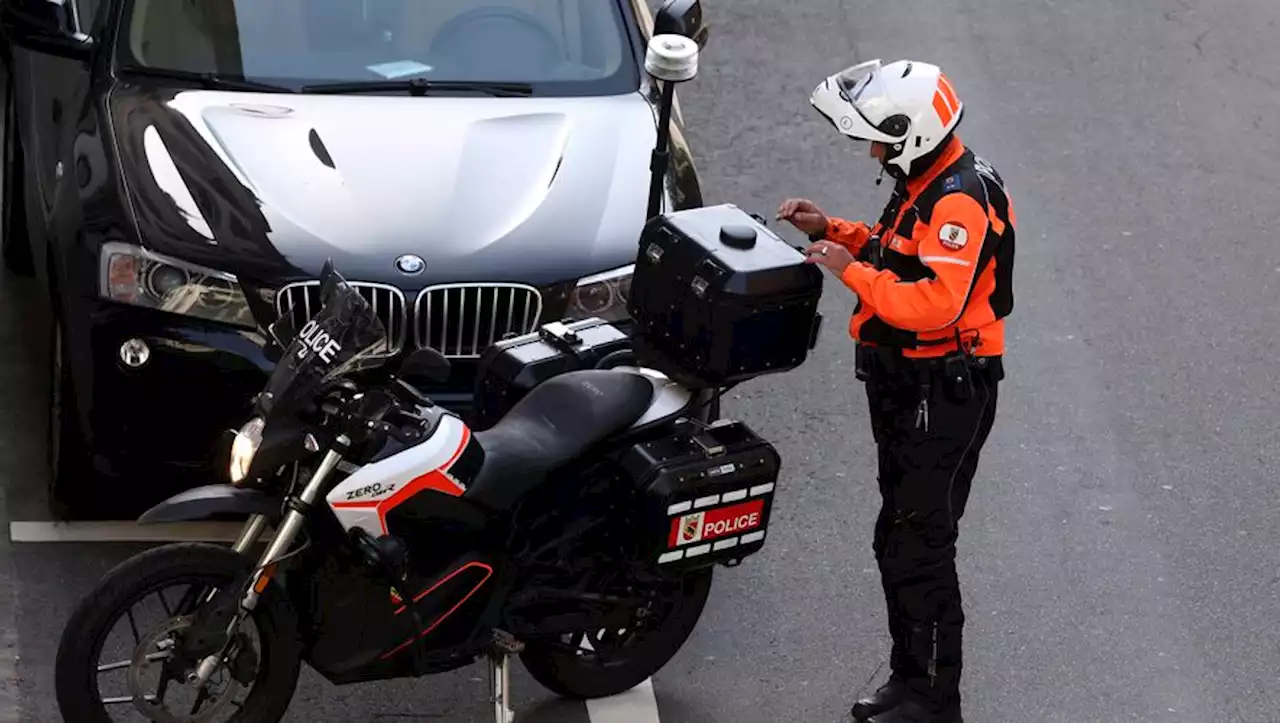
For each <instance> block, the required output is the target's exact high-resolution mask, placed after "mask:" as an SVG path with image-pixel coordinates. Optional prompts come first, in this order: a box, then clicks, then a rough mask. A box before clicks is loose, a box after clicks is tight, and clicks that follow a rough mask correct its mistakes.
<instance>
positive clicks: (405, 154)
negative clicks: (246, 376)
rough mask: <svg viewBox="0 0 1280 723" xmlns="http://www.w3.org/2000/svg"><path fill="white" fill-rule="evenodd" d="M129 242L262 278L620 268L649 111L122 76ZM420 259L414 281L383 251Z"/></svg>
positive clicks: (647, 143)
mask: <svg viewBox="0 0 1280 723" xmlns="http://www.w3.org/2000/svg"><path fill="white" fill-rule="evenodd" d="M110 112H111V122H112V128H113V134H114V136H115V140H116V147H117V151H118V157H119V158H120V165H121V174H122V177H123V180H124V182H125V187H126V189H127V193H128V198H129V203H130V205H131V210H132V212H133V215H134V218H135V219H136V221H137V226H138V231H139V233H140V235H141V240H142V243H143V244H144V245H145V246H147V247H149V248H151V249H153V250H155V251H157V252H160V253H164V254H169V255H172V256H175V257H178V258H181V259H184V260H188V261H191V262H195V263H200V264H203V265H206V266H210V267H214V268H218V269H222V270H225V271H229V272H231V273H236V274H240V275H242V276H244V277H246V278H252V279H255V280H258V281H268V282H270V283H275V282H283V281H289V280H295V279H299V278H314V277H315V276H316V275H318V273H319V271H320V268H321V267H322V266H323V264H324V262H325V261H326V260H327V259H332V260H333V262H334V263H335V264H336V266H337V268H338V269H339V271H341V272H342V273H343V275H345V276H346V277H347V278H350V279H353V280H354V279H361V280H369V281H384V282H389V283H395V284H397V285H399V286H402V287H404V288H412V287H415V286H423V285H426V284H430V283H438V282H444V281H473V280H485V281H521V282H525V283H533V284H547V283H552V282H557V281H564V280H567V279H571V278H576V277H579V276H584V275H588V274H591V273H595V272H598V271H603V270H606V269H609V268H614V267H617V266H622V265H625V264H627V263H630V262H631V260H632V259H634V257H635V249H636V246H637V238H636V234H637V232H638V230H639V228H640V227H641V224H642V223H643V221H644V215H645V206H646V204H647V200H648V199H647V191H648V176H649V172H648V166H649V156H650V152H651V150H652V147H653V142H654V139H655V122H654V116H653V113H652V110H651V109H650V107H649V105H648V103H647V102H646V101H645V100H644V98H643V97H642V96H640V95H639V94H633V95H626V96H611V97H598V98H546V99H543V98H487V97H486V98H452V97H451V98H413V97H389V96H329V95H311V96H309V95H298V96H295V95H284V94H257V93H240V92H215V91H188V90H181V91H167V92H166V91H163V90H162V91H156V90H154V89H151V90H143V89H139V88H134V87H130V86H120V87H117V88H116V90H115V91H114V92H113V93H112V95H111V100H110ZM402 254H415V255H417V256H420V257H421V258H422V259H424V260H425V262H426V269H425V271H423V272H422V273H420V274H418V275H416V276H407V275H404V274H401V273H400V272H398V271H397V270H396V269H395V265H394V264H395V259H396V258H397V257H399V256H401V255H402Z"/></svg>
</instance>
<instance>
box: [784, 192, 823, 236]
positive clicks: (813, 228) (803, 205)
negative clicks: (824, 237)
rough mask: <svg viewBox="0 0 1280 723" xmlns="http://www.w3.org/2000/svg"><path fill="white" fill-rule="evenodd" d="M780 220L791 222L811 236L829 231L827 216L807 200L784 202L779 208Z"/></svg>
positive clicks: (791, 199) (788, 200)
mask: <svg viewBox="0 0 1280 723" xmlns="http://www.w3.org/2000/svg"><path fill="white" fill-rule="evenodd" d="M778 220H779V221H789V222H790V223H791V225H792V226H795V227H796V228H798V229H800V230H801V231H803V232H805V233H806V234H808V235H810V236H813V235H814V234H820V233H822V232H824V231H826V230H827V214H825V213H823V212H822V209H820V208H818V206H817V204H815V203H814V202H813V201H810V200H808V199H806V198H789V199H787V200H785V201H783V202H782V205H781V206H779V207H778Z"/></svg>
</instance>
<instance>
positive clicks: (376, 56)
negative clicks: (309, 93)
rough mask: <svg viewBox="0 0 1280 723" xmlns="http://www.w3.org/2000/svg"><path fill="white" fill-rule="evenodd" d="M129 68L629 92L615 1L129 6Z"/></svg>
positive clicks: (260, 77) (124, 33)
mask: <svg viewBox="0 0 1280 723" xmlns="http://www.w3.org/2000/svg"><path fill="white" fill-rule="evenodd" d="M118 37H119V41H118V46H117V58H118V61H119V62H120V63H121V64H122V65H130V66H142V67H146V68H153V69H161V70H176V71H181V72H189V73H199V74H213V75H218V76H227V77H230V78H247V79H249V80H254V81H258V82H264V83H270V84H273V85H282V86H287V87H290V88H293V89H297V88H299V87H301V86H304V85H318V84H328V83H351V82H365V81H371V82H378V81H382V82H385V81H387V80H408V79H411V78H421V79H423V80H428V81H451V82H457V81H463V82H477V83H497V82H500V83H527V84H529V85H531V86H533V93H534V94H536V95H611V94H621V93H627V92H633V91H635V90H636V88H637V87H638V85H639V81H640V78H639V74H638V71H637V70H636V68H635V63H634V62H631V58H632V55H631V52H632V49H631V45H630V43H631V40H630V38H629V30H628V26H627V24H626V21H625V20H624V18H623V16H622V12H621V9H620V8H619V6H618V3H617V2H616V0H128V2H127V6H126V8H125V13H124V16H123V19H122V26H121V28H120V34H119V36H118Z"/></svg>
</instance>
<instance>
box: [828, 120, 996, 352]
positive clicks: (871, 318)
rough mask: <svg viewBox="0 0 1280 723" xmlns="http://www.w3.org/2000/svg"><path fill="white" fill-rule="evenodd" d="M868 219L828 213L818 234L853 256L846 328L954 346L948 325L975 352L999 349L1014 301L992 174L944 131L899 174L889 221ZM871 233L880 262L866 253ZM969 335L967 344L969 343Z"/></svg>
mask: <svg viewBox="0 0 1280 723" xmlns="http://www.w3.org/2000/svg"><path fill="white" fill-rule="evenodd" d="M888 225H891V227H892V228H893V231H894V232H893V233H888V232H886V231H885V227H886V224H884V223H883V222H881V223H877V224H876V225H875V227H874V228H869V227H868V226H867V225H866V224H865V223H862V222H861V221H847V220H844V219H840V218H831V219H830V220H829V222H828V224H827V229H826V235H825V237H826V239H827V240H829V241H832V242H835V243H838V244H840V245H842V246H844V247H846V248H848V249H849V250H850V251H851V252H853V254H854V256H855V257H856V258H857V259H858V260H856V261H854V263H852V264H850V265H849V267H848V268H847V269H845V271H844V273H843V274H842V275H841V277H840V278H841V281H843V282H844V284H845V285H846V286H848V287H849V288H850V289H851V290H853V292H854V293H855V294H857V296H858V306H857V308H856V309H855V310H854V313H853V318H852V319H850V320H849V335H850V336H852V337H853V338H854V339H855V340H857V341H858V342H859V343H861V344H866V345H869V346H892V347H899V348H901V349H902V353H903V356H906V357H909V358H925V357H938V356H942V355H945V354H946V353H948V352H950V351H952V350H955V349H956V330H959V331H960V336H961V339H962V340H963V343H964V344H965V346H966V347H968V348H970V349H971V351H972V352H973V353H974V354H975V355H977V356H999V355H1001V354H1003V353H1004V321H1003V319H1004V317H1006V316H1008V315H1009V312H1010V311H1012V310H1013V255H1014V226H1015V225H1016V218H1015V215H1014V212H1013V205H1012V203H1011V202H1010V200H1009V197H1008V195H1007V194H1006V192H1005V190H1004V182H1003V180H1002V179H1001V178H1000V175H999V174H998V173H997V172H996V171H995V169H994V168H992V167H991V166H990V165H989V164H988V163H987V162H986V161H984V160H982V159H981V158H979V157H978V156H976V155H974V153H973V151H971V150H969V149H968V148H966V147H965V146H964V145H963V144H962V143H961V142H960V140H959V139H958V138H952V140H951V142H950V143H949V144H948V145H947V147H946V149H945V150H944V151H943V152H942V154H941V155H940V156H939V158H938V160H937V161H936V162H935V163H934V164H933V166H932V167H931V168H930V169H929V170H928V171H927V172H925V173H923V174H921V175H919V176H917V177H915V178H912V179H910V180H909V181H908V182H907V184H906V197H905V199H904V200H903V202H902V204H901V206H900V207H899V210H898V213H897V216H896V218H894V219H893V220H892V221H891V224H888ZM873 237H874V238H879V240H880V255H881V257H882V259H883V260H882V263H881V267H882V268H876V266H875V265H873V264H872V263H870V262H869V260H870V259H871V258H872V254H871V253H870V252H871V251H872V250H873V249H872V248H871V247H872V246H873V244H870V243H868V241H869V240H870V239H871V238H873ZM975 342H976V344H975Z"/></svg>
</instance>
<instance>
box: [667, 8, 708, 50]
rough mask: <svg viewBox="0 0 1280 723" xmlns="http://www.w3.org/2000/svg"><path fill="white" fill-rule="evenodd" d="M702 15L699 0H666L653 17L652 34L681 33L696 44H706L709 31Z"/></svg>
mask: <svg viewBox="0 0 1280 723" xmlns="http://www.w3.org/2000/svg"><path fill="white" fill-rule="evenodd" d="M710 30H711V29H710V28H709V27H707V24H706V21H705V20H704V19H703V17H702V2H701V0H667V2H666V3H665V4H663V6H662V8H661V9H660V10H658V13H657V15H655V16H654V18H653V34H654V35H655V36H656V35H683V36H685V37H686V38H689V39H690V40H692V41H694V42H695V43H697V44H698V48H699V49H702V48H705V47H706V46H707V36H708V34H709V32H710Z"/></svg>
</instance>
